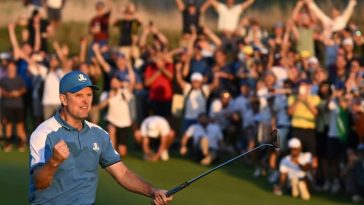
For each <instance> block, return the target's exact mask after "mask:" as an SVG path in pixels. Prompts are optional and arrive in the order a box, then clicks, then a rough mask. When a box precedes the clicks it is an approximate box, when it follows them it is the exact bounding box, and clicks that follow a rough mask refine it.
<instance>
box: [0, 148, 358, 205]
mask: <svg viewBox="0 0 364 205" xmlns="http://www.w3.org/2000/svg"><path fill="white" fill-rule="evenodd" d="M140 158H141V157H140V154H139V153H133V154H132V155H131V156H129V157H127V158H126V159H125V160H124V162H125V163H126V164H127V165H128V167H129V168H130V169H132V170H134V171H135V172H136V173H138V174H139V175H141V176H143V178H144V179H146V180H147V181H149V182H151V183H153V184H155V185H156V186H158V187H164V188H172V187H174V186H176V185H178V184H180V183H182V182H184V181H186V180H188V179H190V178H192V177H195V176H196V175H198V174H200V173H201V172H203V171H206V170H207V169H208V167H203V166H200V165H198V164H196V163H194V162H192V161H189V160H186V159H181V158H178V157H173V155H172V159H171V160H170V161H168V162H158V163H148V162H144V161H142V160H141V159H140ZM28 160H29V158H28V154H27V153H19V152H16V151H14V152H10V153H4V152H0V185H1V190H0V196H1V204H6V205H13V204H14V205H18V204H28V201H27V196H28V186H29V174H28V173H29V168H28ZM271 187H272V186H271V185H269V184H268V182H266V180H265V179H264V178H260V179H255V178H253V177H252V170H251V169H248V168H246V167H244V166H243V165H242V163H241V161H238V162H235V163H234V164H232V165H231V166H228V167H224V168H222V169H220V170H218V171H216V172H214V173H212V174H210V175H208V176H207V177H205V178H203V179H201V180H199V181H198V182H196V183H194V184H192V185H191V186H190V187H189V188H187V189H185V190H183V191H181V192H179V193H177V194H176V195H175V198H174V201H173V203H171V204H173V205H182V204H183V205H186V204H188V205H205V204H206V205H217V204H219V205H220V204H224V205H225V204H252V205H272V204H279V205H291V204H295V205H301V204H302V205H304V204H305V205H307V204H310V205H311V204H312V205H339V204H340V205H344V204H351V203H350V201H349V200H348V199H346V198H344V197H342V196H334V195H324V194H319V195H318V194H314V196H313V198H312V200H310V201H308V202H305V201H302V200H299V199H293V198H291V197H289V196H288V195H287V194H286V195H285V196H282V197H277V196H274V195H273V194H272V193H271ZM96 204H98V205H114V204H115V205H122V204H124V205H139V204H141V205H142V204H150V200H149V199H148V198H146V197H142V196H139V195H136V194H132V193H129V192H127V191H125V190H124V189H122V188H120V187H119V185H117V184H116V182H115V181H114V180H113V179H112V178H111V177H110V176H109V175H108V173H106V172H105V171H104V170H102V169H100V181H99V186H98V190H97V200H96Z"/></svg>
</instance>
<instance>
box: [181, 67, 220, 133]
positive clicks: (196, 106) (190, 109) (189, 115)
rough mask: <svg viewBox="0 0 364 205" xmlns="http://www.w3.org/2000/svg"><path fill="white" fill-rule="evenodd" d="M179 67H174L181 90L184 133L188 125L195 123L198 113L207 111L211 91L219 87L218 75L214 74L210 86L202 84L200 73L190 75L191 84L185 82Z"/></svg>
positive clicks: (202, 79)
mask: <svg viewBox="0 0 364 205" xmlns="http://www.w3.org/2000/svg"><path fill="white" fill-rule="evenodd" d="M181 69H182V68H181V66H176V70H177V76H176V79H177V83H178V85H179V86H180V88H181V89H182V92H183V96H184V99H185V101H184V113H183V119H184V122H183V125H182V132H184V131H185V130H186V129H187V128H188V127H189V126H190V125H192V124H194V123H197V118H198V115H199V114H200V113H204V112H206V111H207V99H208V98H209V96H210V93H211V91H213V90H215V89H216V88H217V87H218V86H219V78H218V76H219V75H218V74H215V76H214V80H213V82H212V83H211V84H204V82H203V81H204V78H203V76H202V74H201V73H197V72H195V73H192V75H191V77H190V81H191V83H188V82H187V81H185V80H184V79H183V77H182V72H181Z"/></svg>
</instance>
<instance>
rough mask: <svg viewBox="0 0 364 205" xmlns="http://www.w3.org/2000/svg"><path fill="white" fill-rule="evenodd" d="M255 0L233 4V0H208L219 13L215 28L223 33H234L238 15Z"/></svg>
mask: <svg viewBox="0 0 364 205" xmlns="http://www.w3.org/2000/svg"><path fill="white" fill-rule="evenodd" d="M254 1H255V0H246V1H244V2H242V3H240V4H235V0H226V4H223V3H221V2H218V1H217V0H210V2H211V4H212V6H213V7H214V9H215V10H216V12H217V13H218V15H219V19H218V23H217V28H218V30H219V31H220V32H223V33H225V34H226V33H229V34H231V33H234V32H235V31H236V29H237V28H238V24H239V19H240V15H241V14H242V13H243V11H244V10H245V9H247V8H248V7H250V6H251V5H252V4H253V3H254Z"/></svg>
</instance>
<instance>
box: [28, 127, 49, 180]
mask: <svg viewBox="0 0 364 205" xmlns="http://www.w3.org/2000/svg"><path fill="white" fill-rule="evenodd" d="M47 135H48V133H47V132H40V131H37V130H36V131H34V132H33V134H32V135H31V136H30V141H29V148H30V153H29V154H30V173H32V172H33V170H34V169H35V168H37V167H40V166H42V165H44V164H45V163H46V162H47V161H48V160H49V158H50V157H51V156H52V145H51V143H50V141H49V140H48V139H47Z"/></svg>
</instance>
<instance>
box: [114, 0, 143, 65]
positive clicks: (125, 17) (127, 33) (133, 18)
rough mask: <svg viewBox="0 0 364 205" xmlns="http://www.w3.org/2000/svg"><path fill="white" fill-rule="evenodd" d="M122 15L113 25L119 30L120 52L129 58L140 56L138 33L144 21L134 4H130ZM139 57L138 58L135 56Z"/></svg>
mask: <svg viewBox="0 0 364 205" xmlns="http://www.w3.org/2000/svg"><path fill="white" fill-rule="evenodd" d="M120 13H121V15H120V17H118V18H117V19H116V20H113V21H114V22H113V23H112V24H113V25H114V26H115V27H117V28H118V30H119V35H120V37H119V44H118V46H119V51H120V52H122V53H124V54H125V55H126V57H127V58H130V57H131V55H132V54H133V57H139V56H138V53H139V51H138V47H137V42H138V40H139V39H138V32H139V28H140V27H141V25H142V19H141V17H140V16H139V15H138V13H137V10H136V6H135V4H134V3H132V2H129V3H128V4H127V5H126V6H125V7H124V8H122V11H121V12H120ZM135 55H137V56H135Z"/></svg>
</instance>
